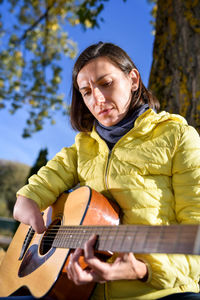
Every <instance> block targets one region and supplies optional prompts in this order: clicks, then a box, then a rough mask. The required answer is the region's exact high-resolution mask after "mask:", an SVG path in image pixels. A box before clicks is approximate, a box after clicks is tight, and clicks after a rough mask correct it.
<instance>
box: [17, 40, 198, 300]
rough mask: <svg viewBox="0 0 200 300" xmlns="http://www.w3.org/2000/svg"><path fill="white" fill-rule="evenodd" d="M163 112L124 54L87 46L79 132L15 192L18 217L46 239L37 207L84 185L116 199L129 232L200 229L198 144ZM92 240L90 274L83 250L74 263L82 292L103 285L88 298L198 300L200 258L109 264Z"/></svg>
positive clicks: (75, 99)
mask: <svg viewBox="0 0 200 300" xmlns="http://www.w3.org/2000/svg"><path fill="white" fill-rule="evenodd" d="M158 108H159V103H158V101H157V99H155V98H154V97H153V96H152V94H151V93H150V92H149V91H148V90H147V89H146V88H145V87H144V85H143V83H142V80H141V77H140V74H139V72H138V70H137V68H136V66H135V65H134V64H133V62H132V60H131V59H130V57H129V56H128V55H127V54H126V53H125V52H124V51H123V50H122V49H121V48H119V47H117V46H116V45H113V44H110V43H102V42H100V43H98V44H95V45H92V46H90V47H88V48H87V49H86V50H85V51H83V53H82V54H81V55H80V56H79V58H78V60H77V61H76V64H75V66H74V70H73V95H72V105H71V124H72V127H73V128H74V129H76V130H79V131H80V133H79V134H77V136H76V140H75V144H74V145H73V146H71V147H69V148H64V149H62V150H61V152H59V153H58V154H57V155H56V156H55V157H54V158H53V159H52V160H51V161H49V162H48V163H47V165H46V166H45V167H43V168H41V169H40V171H39V172H38V174H37V175H33V176H32V177H31V178H30V179H29V184H28V185H26V186H25V187H23V188H22V189H20V190H19V191H18V198H17V202H16V205H15V208H14V217H15V218H16V219H17V220H19V221H20V222H23V223H25V224H30V225H32V227H33V228H34V229H35V230H36V231H37V232H38V233H42V232H43V231H44V230H45V229H46V228H45V225H44V221H43V219H42V217H41V213H40V209H45V208H46V207H47V206H49V205H51V204H52V203H53V202H55V200H56V198H57V197H58V196H59V194H61V193H62V192H63V191H64V190H66V189H70V188H72V187H74V186H76V185H77V184H78V183H79V184H80V185H81V186H82V185H89V186H90V187H91V188H92V189H95V190H97V191H98V192H100V193H102V194H103V195H105V196H106V197H107V198H109V199H112V200H115V201H116V202H117V203H118V204H119V206H120V207H121V210H122V211H123V217H122V223H124V224H149V225H169V224H174V223H192V224H195V223H199V222H200V190H199V182H200V169H199V166H200V139H199V136H198V134H197V132H196V131H195V129H194V128H192V127H190V126H188V125H187V122H186V121H185V120H184V119H183V118H182V117H181V116H178V115H173V114H169V113H166V112H161V113H159V114H157V113H156V109H158ZM95 240H96V237H95V236H92V237H91V238H90V239H89V241H88V242H87V243H86V245H85V249H84V256H85V260H86V262H87V263H88V265H89V267H90V269H89V270H87V271H84V270H82V269H81V268H80V266H79V263H78V258H79V256H80V254H81V252H82V251H81V250H80V249H77V250H76V251H75V253H74V254H73V255H71V258H70V263H69V265H68V277H69V278H70V279H71V280H73V281H74V282H75V283H76V284H85V283H88V282H93V281H94V282H97V283H99V284H97V287H96V289H95V291H94V293H93V295H92V298H91V299H124V300H127V299H145V300H148V299H161V298H162V297H164V298H163V299H165V296H167V298H166V299H192V297H194V298H197V299H199V296H198V294H197V293H198V292H199V286H198V281H199V275H200V268H199V263H200V258H199V257H197V256H188V255H172V254H170V255H167V254H148V255H147V254H146V255H144V254H143V255H142V254H138V255H134V254H133V253H129V254H120V255H117V254H115V255H114V256H113V261H112V262H111V263H106V262H102V261H100V260H99V259H98V258H97V257H95V255H94V252H93V245H94V243H95ZM188 293H189V294H188Z"/></svg>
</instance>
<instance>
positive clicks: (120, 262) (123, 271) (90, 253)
mask: <svg viewBox="0 0 200 300" xmlns="http://www.w3.org/2000/svg"><path fill="white" fill-rule="evenodd" d="M95 241H96V236H92V237H91V238H90V239H89V240H88V242H87V243H86V244H85V246H84V260H85V262H86V263H87V264H88V267H89V268H87V269H85V270H83V269H82V268H81V266H80V264H79V257H80V256H81V255H83V250H81V249H80V248H77V249H76V250H75V252H74V253H73V254H71V256H70V260H69V264H68V272H67V274H68V278H69V279H70V280H73V281H74V283H75V284H77V285H81V284H86V283H89V282H99V283H104V282H106V281H109V280H137V279H140V280H141V279H143V278H144V277H145V276H146V275H147V272H148V270H147V266H146V265H145V263H144V262H142V261H140V260H137V259H136V258H135V256H134V255H133V254H132V253H121V254H119V256H118V257H117V258H116V260H115V261H114V262H113V263H106V262H102V261H101V260H99V259H98V258H97V257H96V256H95V255H94V248H93V246H94V244H95Z"/></svg>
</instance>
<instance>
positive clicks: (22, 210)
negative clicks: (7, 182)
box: [13, 195, 46, 233]
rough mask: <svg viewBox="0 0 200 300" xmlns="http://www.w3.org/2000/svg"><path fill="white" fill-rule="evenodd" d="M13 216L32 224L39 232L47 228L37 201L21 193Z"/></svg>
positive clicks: (22, 221)
mask: <svg viewBox="0 0 200 300" xmlns="http://www.w3.org/2000/svg"><path fill="white" fill-rule="evenodd" d="M13 217H14V219H16V220H17V221H19V222H21V223H24V224H27V225H30V226H32V228H33V229H34V230H35V231H36V232H37V233H43V232H44V231H45V230H46V227H45V225H44V220H43V217H42V214H41V211H40V209H39V207H38V205H37V203H36V202H34V201H33V200H31V199H29V198H26V197H24V196H21V195H19V196H18V197H17V201H16V203H15V206H14V210H13Z"/></svg>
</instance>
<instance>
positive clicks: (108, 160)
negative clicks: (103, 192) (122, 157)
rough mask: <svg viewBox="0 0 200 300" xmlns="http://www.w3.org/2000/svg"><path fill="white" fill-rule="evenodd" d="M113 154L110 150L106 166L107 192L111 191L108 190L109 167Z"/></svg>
mask: <svg viewBox="0 0 200 300" xmlns="http://www.w3.org/2000/svg"><path fill="white" fill-rule="evenodd" d="M111 154H112V150H109V153H108V159H107V164H106V172H105V185H106V189H107V191H109V189H108V166H109V162H110V157H111Z"/></svg>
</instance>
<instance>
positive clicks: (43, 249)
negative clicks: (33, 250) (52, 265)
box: [39, 219, 61, 255]
mask: <svg viewBox="0 0 200 300" xmlns="http://www.w3.org/2000/svg"><path fill="white" fill-rule="evenodd" d="M60 225H61V219H56V220H54V222H53V223H52V224H51V225H50V226H49V227H48V229H47V231H46V232H45V234H44V235H43V238H42V241H41V243H40V247H39V253H40V254H41V255H44V254H46V253H47V252H48V251H49V250H50V249H51V248H52V244H53V241H54V239H55V237H56V234H57V232H58V229H59V227H60Z"/></svg>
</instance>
